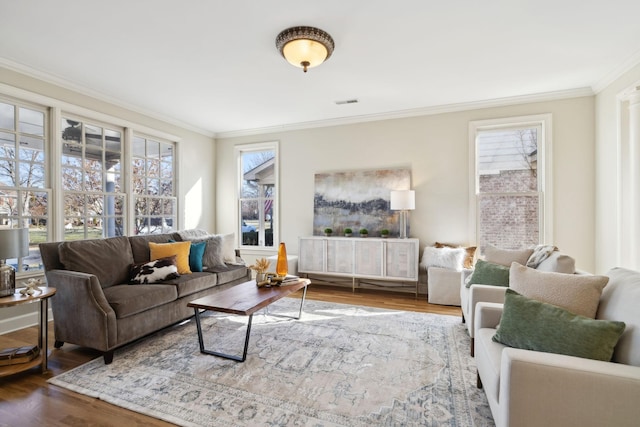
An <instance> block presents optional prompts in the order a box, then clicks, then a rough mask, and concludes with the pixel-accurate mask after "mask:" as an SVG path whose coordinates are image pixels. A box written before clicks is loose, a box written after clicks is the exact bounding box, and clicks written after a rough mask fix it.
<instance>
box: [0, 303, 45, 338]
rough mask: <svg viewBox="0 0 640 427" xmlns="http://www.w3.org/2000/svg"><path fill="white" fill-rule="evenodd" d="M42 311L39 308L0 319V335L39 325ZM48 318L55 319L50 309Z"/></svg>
mask: <svg viewBox="0 0 640 427" xmlns="http://www.w3.org/2000/svg"><path fill="white" fill-rule="evenodd" d="M39 317H40V313H39V311H38V310H36V311H34V312H31V313H25V314H21V315H18V316H13V317H10V318H8V319H2V320H0V335H4V334H8V333H9V332H15V331H19V330H20V329H24V328H29V327H31V326H38V322H39V321H40V319H39ZM47 319H48V320H49V321H51V320H53V312H52V311H51V309H49V310H48V313H47Z"/></svg>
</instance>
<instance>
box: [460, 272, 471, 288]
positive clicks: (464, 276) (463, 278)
mask: <svg viewBox="0 0 640 427" xmlns="http://www.w3.org/2000/svg"><path fill="white" fill-rule="evenodd" d="M472 274H473V269H472V268H463V269H462V274H461V275H460V286H465V282H466V281H467V277H469V276H471V275H472Z"/></svg>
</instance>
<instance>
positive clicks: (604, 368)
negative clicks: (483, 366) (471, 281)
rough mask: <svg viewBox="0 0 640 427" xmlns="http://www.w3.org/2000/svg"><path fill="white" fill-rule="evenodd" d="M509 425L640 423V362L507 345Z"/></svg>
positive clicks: (503, 376) (502, 412)
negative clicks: (615, 361)
mask: <svg viewBox="0 0 640 427" xmlns="http://www.w3.org/2000/svg"><path fill="white" fill-rule="evenodd" d="M500 369H501V370H500V399H499V400H500V404H499V407H500V409H499V415H498V419H499V420H500V424H501V425H503V426H509V425H511V426H521V427H529V426H542V425H547V426H552V425H553V426H555V425H562V426H580V427H583V426H614V425H615V426H618V427H621V426H636V425H638V424H637V423H638V420H639V419H640V405H639V404H638V396H640V367H636V366H629V365H622V364H617V363H611V362H602V361H597V360H590V359H583V358H578V357H572V356H565V355H559V354H551V353H541V352H537V351H529V350H520V349H515V348H505V349H504V350H503V351H502V360H501V367H500Z"/></svg>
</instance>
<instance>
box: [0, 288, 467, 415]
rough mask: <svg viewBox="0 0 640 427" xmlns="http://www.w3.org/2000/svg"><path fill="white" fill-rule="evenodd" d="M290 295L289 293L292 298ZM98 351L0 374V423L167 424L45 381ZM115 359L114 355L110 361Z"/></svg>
mask: <svg viewBox="0 0 640 427" xmlns="http://www.w3.org/2000/svg"><path fill="white" fill-rule="evenodd" d="M298 297H299V296H298V295H295V296H294V298H298ZM307 298H308V299H313V300H323V301H329V302H336V303H343V304H355V305H365V306H372V307H381V308H389V309H396V310H407V311H418V312H424V313H436V314H444V315H454V316H460V308H459V307H449V306H440V305H432V304H429V303H427V300H426V297H425V296H424V295H421V296H420V297H419V298H418V299H416V298H415V296H414V295H413V294H409V293H400V292H389V291H382V290H368V289H361V290H357V291H356V292H355V293H352V292H351V289H350V288H344V287H334V286H325V285H321V286H310V287H309V290H308V292H307ZM37 336H38V330H37V327H31V328H27V329H23V330H20V331H16V332H11V333H8V334H5V335H0V348H7V347H17V346H22V345H29V344H33V343H37V341H38V339H37ZM53 342H54V337H53V324H52V323H50V324H49V349H52V348H53ZM100 356H101V354H100V353H99V352H96V351H93V350H90V349H86V348H80V347H78V346H75V345H71V344H65V345H64V346H63V347H62V348H60V349H53V350H52V351H51V354H50V356H49V372H47V373H45V374H41V373H40V372H39V371H38V370H37V368H34V369H33V370H29V371H26V372H22V373H19V374H16V375H13V376H9V377H3V378H0V426H12V427H22V426H25V427H26V426H123V425H126V426H170V425H172V424H169V423H166V422H164V421H160V420H157V419H155V418H150V417H147V416H144V415H141V414H138V413H136V412H132V411H128V410H126V409H121V408H118V407H116V406H113V405H110V404H108V403H105V402H103V401H101V400H99V399H94V398H91V397H87V396H84V395H81V394H77V393H74V392H71V391H68V390H66V389H62V388H59V387H56V386H51V385H49V384H48V383H47V380H48V379H49V378H51V377H53V376H56V375H59V374H61V373H63V372H65V371H68V370H70V369H72V368H74V367H76V366H79V365H82V364H83V363H86V362H88V361H90V360H92V359H94V358H96V357H100ZM116 362H117V359H116V360H114V363H116Z"/></svg>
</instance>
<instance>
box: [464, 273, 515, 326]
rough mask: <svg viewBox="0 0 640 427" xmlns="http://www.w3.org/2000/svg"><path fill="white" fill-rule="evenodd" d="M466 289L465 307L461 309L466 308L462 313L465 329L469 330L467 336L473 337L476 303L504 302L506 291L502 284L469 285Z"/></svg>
mask: <svg viewBox="0 0 640 427" xmlns="http://www.w3.org/2000/svg"><path fill="white" fill-rule="evenodd" d="M467 291H468V292H467V296H466V299H467V304H466V305H467V307H465V308H464V309H463V311H464V310H466V311H465V312H464V315H465V319H466V321H467V329H468V330H469V336H471V338H473V337H474V333H475V330H476V327H475V325H474V323H475V318H476V315H475V312H476V305H477V304H478V303H480V302H495V303H499V304H502V303H504V295H505V293H506V292H507V288H506V287H504V286H491V285H471V286H470V287H469V288H468V289H467Z"/></svg>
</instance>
